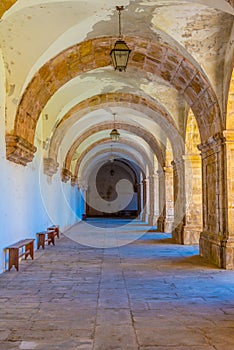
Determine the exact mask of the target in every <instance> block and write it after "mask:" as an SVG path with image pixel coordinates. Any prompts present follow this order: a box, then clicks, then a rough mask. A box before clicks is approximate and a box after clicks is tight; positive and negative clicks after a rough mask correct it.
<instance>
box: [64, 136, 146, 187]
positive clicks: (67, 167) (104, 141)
mask: <svg viewBox="0 0 234 350" xmlns="http://www.w3.org/2000/svg"><path fill="white" fill-rule="evenodd" d="M108 143H110V139H109V138H103V139H100V140H98V141H96V142H94V143H93V144H91V145H90V146H89V147H87V148H86V149H85V150H84V151H83V152H82V153H81V155H80V157H79V159H78V160H77V162H76V166H75V169H74V172H73V174H72V172H71V171H70V164H71V163H70V162H67V163H66V162H65V168H64V169H63V171H62V174H64V175H66V176H63V181H64V180H65V181H68V180H69V178H70V177H71V178H72V179H77V177H78V173H79V167H80V165H81V163H82V161H83V159H84V157H85V156H86V155H87V154H88V153H89V152H90V151H91V150H92V149H93V148H95V147H96V146H98V145H102V144H108ZM118 143H119V144H124V145H128V146H130V147H132V148H133V149H134V150H136V151H137V152H138V153H140V154H142V155H143V157H144V159H145V161H146V163H147V164H148V165H149V167H150V170H151V172H153V167H151V163H150V159H149V157H148V155H147V153H146V152H145V151H144V149H143V148H142V147H141V146H139V145H138V144H136V143H134V142H132V141H130V140H126V139H121V140H120V141H119V142H118Z"/></svg>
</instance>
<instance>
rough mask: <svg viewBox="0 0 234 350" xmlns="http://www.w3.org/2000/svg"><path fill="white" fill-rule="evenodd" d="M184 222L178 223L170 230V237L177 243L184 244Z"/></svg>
mask: <svg viewBox="0 0 234 350" xmlns="http://www.w3.org/2000/svg"><path fill="white" fill-rule="evenodd" d="M183 234H184V224H182V223H181V224H179V225H177V226H176V227H174V228H173V230H172V238H173V240H174V241H175V243H177V244H184V235H183Z"/></svg>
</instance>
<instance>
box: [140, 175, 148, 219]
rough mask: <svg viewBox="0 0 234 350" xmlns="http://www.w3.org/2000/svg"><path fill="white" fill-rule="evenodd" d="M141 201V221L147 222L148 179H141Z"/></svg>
mask: <svg viewBox="0 0 234 350" xmlns="http://www.w3.org/2000/svg"><path fill="white" fill-rule="evenodd" d="M143 202H144V207H143V208H144V209H143V214H142V221H144V222H148V216H149V181H148V179H146V178H145V179H144V180H143Z"/></svg>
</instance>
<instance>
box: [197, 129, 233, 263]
mask: <svg viewBox="0 0 234 350" xmlns="http://www.w3.org/2000/svg"><path fill="white" fill-rule="evenodd" d="M226 136H228V135H227V134H226ZM229 136H230V135H229ZM228 138H229V137H228ZM226 147H227V154H228V155H229V156H230V155H231V154H232V150H233V142H232V141H229V140H228V141H227V142H226V143H225V138H224V136H223V135H222V134H221V133H220V134H217V135H214V136H213V137H211V138H210V139H209V140H208V141H207V142H206V143H203V144H201V145H199V146H198V148H199V150H200V151H201V155H202V185H203V186H202V187H203V198H202V199H203V231H202V233H201V236H200V242H199V246H200V254H201V256H203V257H204V258H205V259H207V260H208V261H210V262H212V263H214V264H215V265H217V266H218V267H221V268H226V269H233V267H234V254H233V253H234V239H233V234H231V232H228V200H227V163H228V162H229V160H227V159H226V155H227V154H226ZM232 155H233V154H232ZM229 159H230V162H231V158H229ZM232 162H233V161H232ZM231 172H233V170H232V171H231ZM229 175H230V173H229ZM231 221H232V219H231ZM232 230H233V228H232Z"/></svg>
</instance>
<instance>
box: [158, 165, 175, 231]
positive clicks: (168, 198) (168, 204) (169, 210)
mask: <svg viewBox="0 0 234 350" xmlns="http://www.w3.org/2000/svg"><path fill="white" fill-rule="evenodd" d="M164 174H165V177H164V179H163V178H161V182H160V183H162V181H164V183H163V184H162V185H160V187H161V186H162V187H164V188H165V200H164V206H165V208H164V211H165V216H166V218H165V227H164V231H165V232H172V230H173V222H174V191H173V187H174V185H173V169H172V166H166V167H164ZM160 192H161V190H160Z"/></svg>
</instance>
